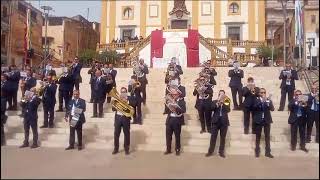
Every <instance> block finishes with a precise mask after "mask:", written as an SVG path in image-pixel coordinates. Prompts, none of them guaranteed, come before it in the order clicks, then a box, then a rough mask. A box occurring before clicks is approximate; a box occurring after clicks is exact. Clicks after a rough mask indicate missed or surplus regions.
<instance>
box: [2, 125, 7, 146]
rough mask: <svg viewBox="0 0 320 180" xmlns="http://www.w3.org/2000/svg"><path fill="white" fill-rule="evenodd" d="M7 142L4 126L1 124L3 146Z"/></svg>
mask: <svg viewBox="0 0 320 180" xmlns="http://www.w3.org/2000/svg"><path fill="white" fill-rule="evenodd" d="M5 141H6V137H5V134H4V124H3V123H2V122H1V145H2V144H4V143H5Z"/></svg>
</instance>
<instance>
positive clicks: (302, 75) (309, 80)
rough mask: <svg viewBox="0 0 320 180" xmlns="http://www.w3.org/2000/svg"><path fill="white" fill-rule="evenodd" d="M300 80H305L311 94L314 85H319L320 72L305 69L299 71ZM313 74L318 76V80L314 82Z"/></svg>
mask: <svg viewBox="0 0 320 180" xmlns="http://www.w3.org/2000/svg"><path fill="white" fill-rule="evenodd" d="M297 72H298V74H299V78H300V79H304V80H305V82H306V84H307V88H308V90H309V92H311V88H312V85H314V84H316V83H319V72H315V71H314V70H307V69H305V68H300V69H298V70H297ZM309 73H310V74H309ZM311 74H314V75H316V80H315V81H313V80H312V79H313V78H311Z"/></svg>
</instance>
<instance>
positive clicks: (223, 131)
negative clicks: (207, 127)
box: [208, 124, 228, 153]
mask: <svg viewBox="0 0 320 180" xmlns="http://www.w3.org/2000/svg"><path fill="white" fill-rule="evenodd" d="M219 131H220V146H219V153H224V147H225V143H226V136H227V132H228V126H225V125H221V124H213V126H212V131H211V138H210V146H209V150H208V152H209V153H213V152H214V149H215V147H216V142H217V136H218V132H219Z"/></svg>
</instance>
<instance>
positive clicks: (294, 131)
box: [290, 118, 306, 148]
mask: <svg viewBox="0 0 320 180" xmlns="http://www.w3.org/2000/svg"><path fill="white" fill-rule="evenodd" d="M298 121H300V122H299V123H298ZM305 129H306V122H305V120H304V119H302V118H299V119H298V120H297V122H295V123H293V124H291V128H290V130H291V147H294V148H295V147H296V146H297V139H298V130H299V136H300V148H305V147H306V140H305V137H306V134H305Z"/></svg>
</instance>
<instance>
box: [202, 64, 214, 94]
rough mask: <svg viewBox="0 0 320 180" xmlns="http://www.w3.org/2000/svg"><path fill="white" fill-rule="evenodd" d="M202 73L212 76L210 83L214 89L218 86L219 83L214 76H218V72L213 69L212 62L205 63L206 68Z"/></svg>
mask: <svg viewBox="0 0 320 180" xmlns="http://www.w3.org/2000/svg"><path fill="white" fill-rule="evenodd" d="M202 71H203V72H204V73H206V74H208V75H209V76H210V77H209V83H210V85H212V88H213V87H214V85H217V82H216V80H215V79H214V76H216V75H217V71H216V70H215V69H214V68H213V67H211V60H208V61H206V62H205V63H204V68H203V70H202Z"/></svg>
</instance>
